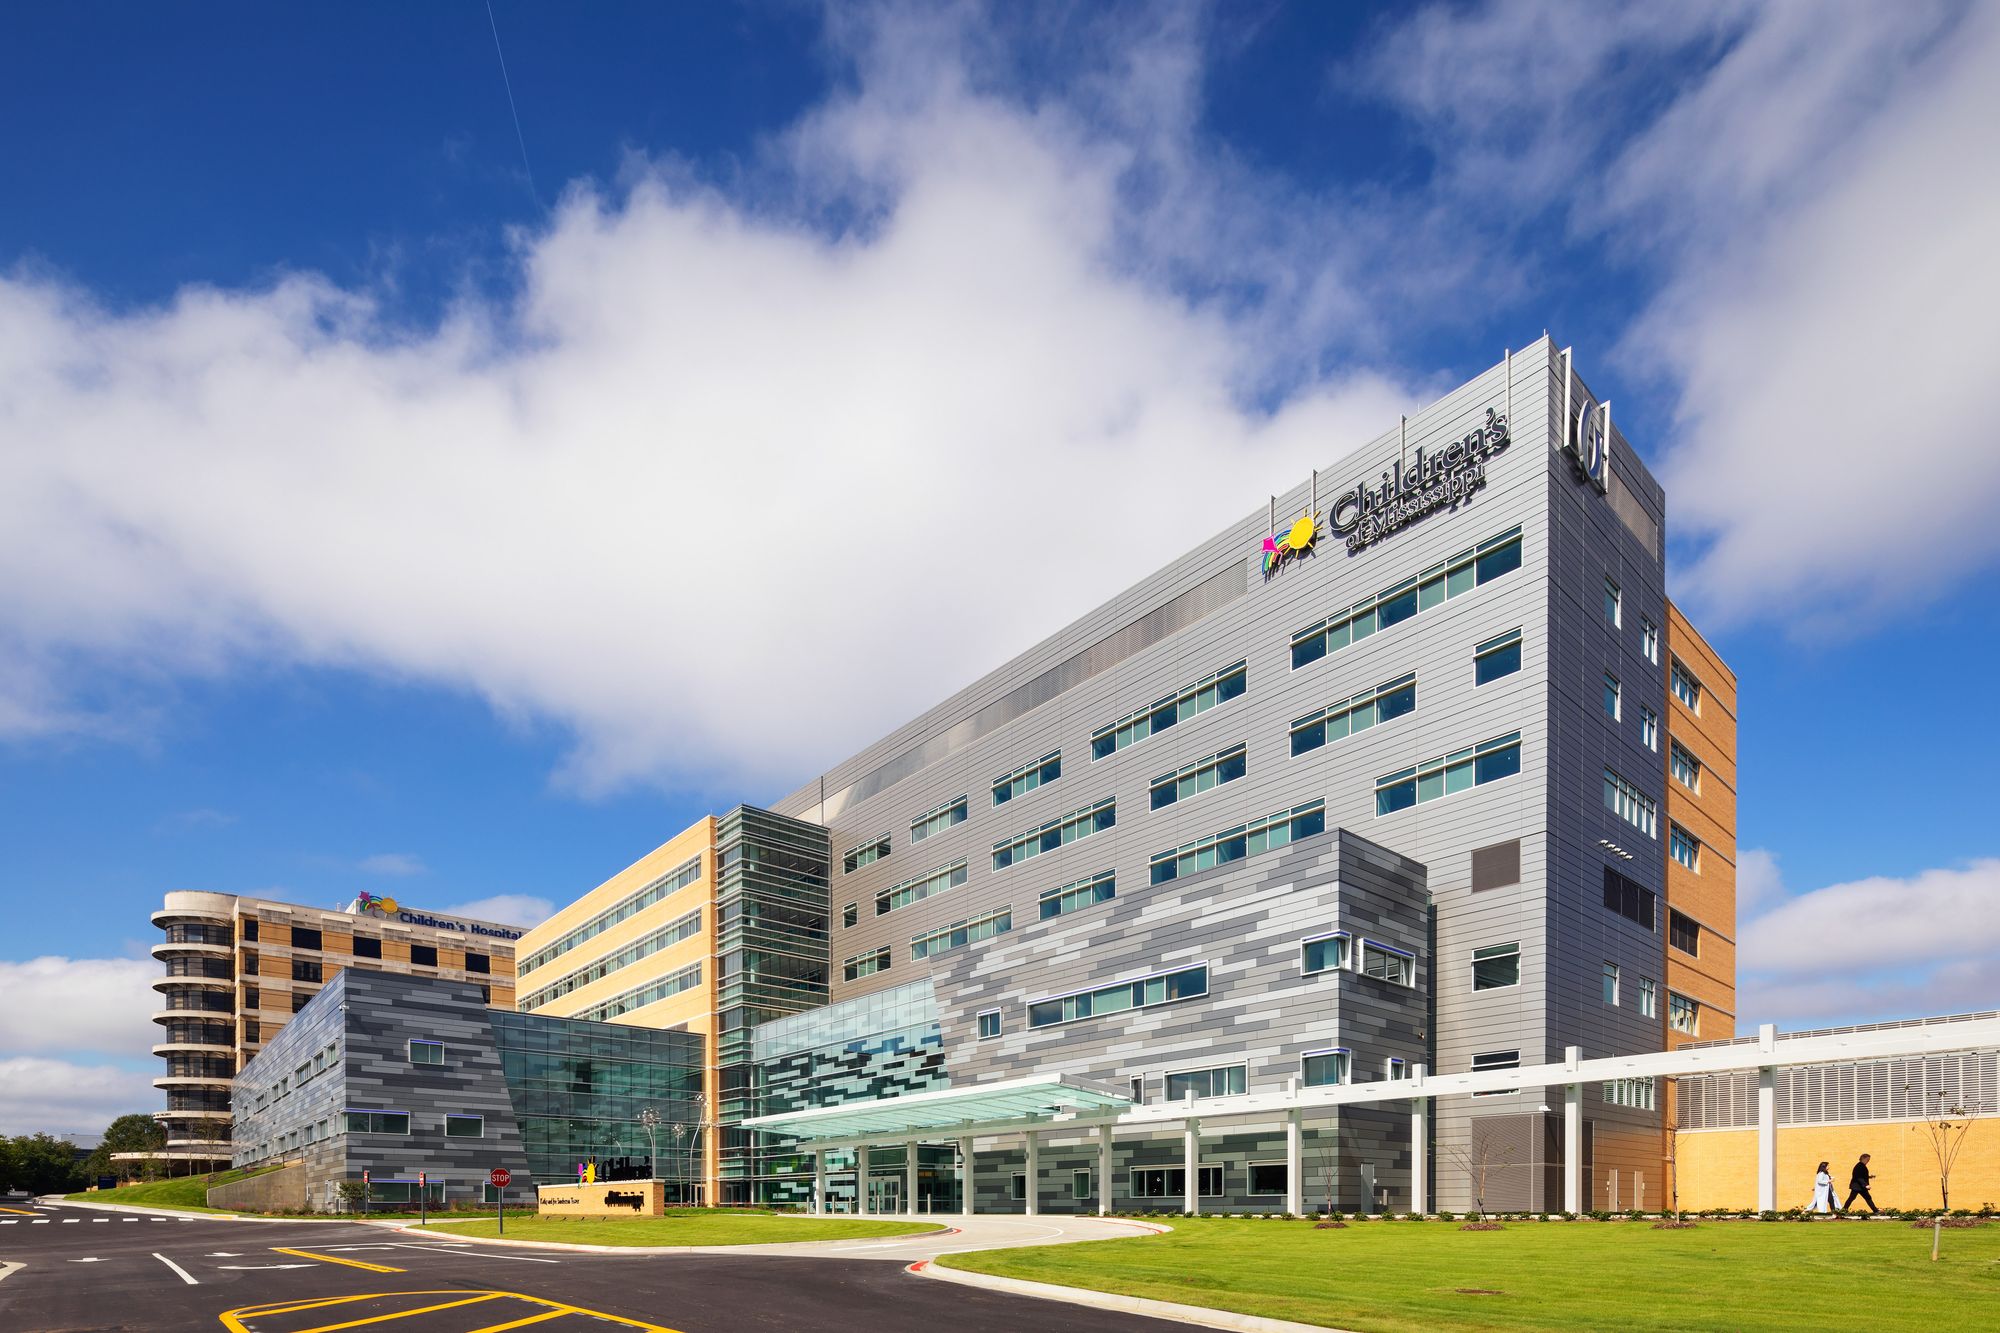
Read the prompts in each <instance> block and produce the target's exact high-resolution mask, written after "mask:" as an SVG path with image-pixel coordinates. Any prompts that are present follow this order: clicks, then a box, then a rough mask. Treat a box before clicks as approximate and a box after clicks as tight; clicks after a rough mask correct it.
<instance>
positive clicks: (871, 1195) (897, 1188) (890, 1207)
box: [868, 1176, 903, 1213]
mask: <svg viewBox="0 0 2000 1333" xmlns="http://www.w3.org/2000/svg"><path fill="white" fill-rule="evenodd" d="M868 1211H869V1212H871V1213H900V1212H902V1211H903V1181H902V1179H901V1177H898V1176H877V1177H875V1178H874V1179H873V1180H870V1181H869V1182H868Z"/></svg>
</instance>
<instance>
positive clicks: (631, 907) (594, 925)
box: [519, 856, 701, 975]
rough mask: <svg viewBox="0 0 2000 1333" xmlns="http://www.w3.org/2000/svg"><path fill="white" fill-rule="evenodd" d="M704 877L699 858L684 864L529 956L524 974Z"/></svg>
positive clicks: (522, 970) (523, 967) (522, 969)
mask: <svg viewBox="0 0 2000 1333" xmlns="http://www.w3.org/2000/svg"><path fill="white" fill-rule="evenodd" d="M700 878H701V857H699V856H696V857H694V858H692V859H690V860H687V861H684V862H682V863H681V864H680V865H678V866H676V867H675V868H674V869H672V870H669V871H668V872H667V873H666V874H664V875H662V876H660V877H659V878H658V879H656V880H654V881H653V882H652V883H650V884H648V885H646V886H645V887H644V888H642V889H640V890H639V891H638V892H636V893H634V894H632V895H631V896H630V897H628V898H624V899H621V900H620V901H618V902H616V903H613V904H612V905H611V906H610V907H607V908H605V909H604V910H603V911H602V912H599V913H598V914H597V915H596V916H594V917H592V918H590V920H588V921H586V922H584V923H583V924H582V925H580V926H578V927H577V928H576V929H575V930H572V931H570V932H569V933H567V934H566V935H564V936H563V937H562V938H561V939H559V940H557V941H556V942H555V943H553V944H550V945H548V946H547V947H545V948H542V949H537V950H536V951H535V952H534V953H532V954H529V955H528V957H527V958H526V959H524V960H522V962H521V965H520V969H519V970H520V972H521V973H522V974H523V975H526V974H527V973H529V972H533V971H534V970H535V969H536V968H538V967H544V966H546V965H547V964H549V963H551V962H554V961H555V960H556V959H557V958H559V957H561V956H562V955H563V954H566V953H568V952H569V951H570V950H571V949H574V948H575V947H576V946H577V945H579V944H582V943H584V942H585V941H587V940H592V939H595V938H596V937H597V936H599V935H602V934H603V933H604V932H605V931H607V930H609V929H611V928H612V927H613V926H615V925H617V924H618V923H619V922H621V921H623V920H625V919H626V918H628V917H631V916H634V915H636V914H637V913H640V912H643V911H645V910H646V909H647V908H648V907H651V906H652V905H653V904H654V903H657V902H661V901H663V900H665V899H666V898H668V897H671V896H672V895H673V894H676V893H679V892H680V891H681V890H682V889H684V888H686V887H687V886H688V885H690V884H693V883H695V882H696V881H697V880H699V879H700Z"/></svg>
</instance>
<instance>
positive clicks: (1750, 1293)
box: [938, 1218, 2000, 1333]
mask: <svg viewBox="0 0 2000 1333" xmlns="http://www.w3.org/2000/svg"><path fill="white" fill-rule="evenodd" d="M1169 1223H1170V1225H1172V1226H1173V1227H1174V1228H1175V1230H1174V1231H1173V1232H1172V1233H1171V1234H1168V1235H1164V1236H1146V1237H1141V1238H1135V1239H1132V1240H1112V1241H1096V1242H1091V1243H1087V1244H1080V1245H1050V1246H1044V1247H1039V1248H1034V1249H1014V1250H987V1251H982V1252H978V1253H972V1254H953V1255H947V1256H946V1257H944V1258H942V1259H940V1260H938V1262H939V1263H941V1264H944V1265H946V1266H947V1267H951V1268H962V1269H969V1270H972V1271H974V1272H979V1273H992V1274H996V1275H998V1276H1001V1277H1014V1278H1025V1279H1028V1280H1030V1281H1035V1282H1055V1283H1061V1284H1063V1285H1067V1286H1074V1287H1090V1288H1094V1289H1096V1290H1099V1291H1112V1292H1119V1293H1122V1294H1125V1295H1130V1296H1149V1297H1152V1298H1154V1299H1156V1300H1166V1301H1180V1302H1183V1303H1185V1304H1190V1305H1205V1306H1210V1307H1213V1308H1217V1309H1224V1310H1235V1311H1238V1312H1241V1313H1245V1314H1257V1315H1265V1316H1268V1317H1271V1318H1277V1319H1292V1320H1297V1321H1298V1322H1300V1323H1307V1324H1324V1325H1331V1326H1335V1327H1342V1328H1349V1329H1357V1330H1363V1331H1364V1333H1378V1331H1379V1333H1389V1331H1391V1330H1394V1331H1397V1333H1400V1331H1401V1330H1430V1329H1436V1328H1454V1329H1585V1328H1619V1329H1628V1330H1637V1329H1659V1330H1674V1331H1675V1333H1687V1330H1695V1329H1714V1330H1732V1331H1734V1330H1746V1331H1747V1330H1758V1329H1770V1330H1778V1329H1785V1330H1791V1329H1801V1328H1814V1329H1833V1328H1868V1329H1870V1330H1896V1329H1908V1330H1912V1331H1913V1333H1914V1331H1916V1330H1922V1331H1923V1333H1942V1330H1948V1329H1981V1330H1988V1329H1992V1328H1994V1327H1996V1326H2000V1316H1996V1314H1995V1312H1996V1310H2000V1224H1995V1225H1990V1226H1985V1227H1980V1228H1976V1229H1972V1230H1962V1231H1947V1232H1945V1233H1944V1258H1943V1260H1942V1261H1940V1262H1938V1263H1935V1264H1933V1263H1932V1262H1931V1259H1930V1251H1931V1233H1930V1231H1929V1230H1928V1229H1926V1230H1923V1231H1916V1230H1912V1229H1911V1227H1910V1226H1909V1225H1908V1224H1907V1223H1902V1222H1837V1223H1810V1224H1805V1223H1782V1222H1779V1223H1768V1222H1705V1223H1703V1224H1702V1225H1701V1226H1699V1227H1697V1228H1695V1229H1693V1230H1689V1231H1654V1230H1653V1229H1652V1227H1651V1225H1650V1224H1649V1223H1645V1222H1569V1223H1563V1222H1514V1223H1509V1224H1508V1225H1507V1228H1506V1229H1505V1230H1504V1231H1483V1232H1466V1231H1460V1230H1459V1229H1458V1224H1457V1223H1452V1222H1356V1223H1350V1224H1349V1225H1348V1227H1347V1229H1346V1230H1344V1231H1331V1230H1329V1231H1316V1230H1314V1229H1313V1225H1312V1223H1311V1222H1291V1221H1275V1220H1274V1221H1233V1220H1229V1219H1220V1218H1218V1219H1212V1220H1211V1219H1193V1220H1191V1219H1184V1218H1183V1219H1171V1220H1169ZM1466 1288H1479V1289H1484V1291H1478V1292H1475V1291H1467V1290H1463V1289H1466ZM1487 1292H1490V1293H1492V1294H1486V1293H1487Z"/></svg>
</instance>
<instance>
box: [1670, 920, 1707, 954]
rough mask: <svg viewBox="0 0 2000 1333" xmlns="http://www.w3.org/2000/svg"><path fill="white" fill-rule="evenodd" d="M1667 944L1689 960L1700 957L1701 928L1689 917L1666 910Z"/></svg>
mask: <svg viewBox="0 0 2000 1333" xmlns="http://www.w3.org/2000/svg"><path fill="white" fill-rule="evenodd" d="M1667 943H1669V944H1671V945H1673V946H1674V947H1675V948H1676V949H1679V950H1680V951H1681V952H1682V953H1684V954H1686V955H1687V956H1688V957H1690V958H1699V957H1701V927H1700V926H1699V925H1698V924H1696V922H1695V919H1694V918H1693V917H1691V916H1683V915H1682V914H1681V913H1679V912H1677V911H1674V910H1673V909H1672V908H1668V909H1667Z"/></svg>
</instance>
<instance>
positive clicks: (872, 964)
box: [840, 944, 889, 981]
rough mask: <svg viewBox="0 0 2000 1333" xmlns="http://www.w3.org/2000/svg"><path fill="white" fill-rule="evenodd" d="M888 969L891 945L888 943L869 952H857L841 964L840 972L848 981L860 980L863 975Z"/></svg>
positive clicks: (869, 975) (870, 974)
mask: <svg viewBox="0 0 2000 1333" xmlns="http://www.w3.org/2000/svg"><path fill="white" fill-rule="evenodd" d="M888 970H889V946H888V945H886V944H885V945H883V946H882V947H881V948H879V949H875V950H873V951H871V952H869V953H862V954H856V955H855V956H854V957H852V958H849V959H847V960H846V961H845V962H843V963H842V964H841V965H840V974H841V976H842V978H844V979H845V980H848V981H859V980H861V978H863V977H872V976H874V975H875V974H876V973H877V972H887V971H888Z"/></svg>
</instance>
